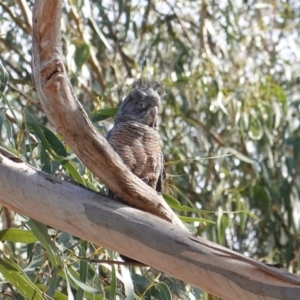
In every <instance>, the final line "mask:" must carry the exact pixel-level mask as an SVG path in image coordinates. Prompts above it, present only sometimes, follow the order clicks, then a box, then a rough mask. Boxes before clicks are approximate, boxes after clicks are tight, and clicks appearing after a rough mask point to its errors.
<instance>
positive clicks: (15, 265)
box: [0, 0, 300, 299]
mask: <svg viewBox="0 0 300 300" xmlns="http://www.w3.org/2000/svg"><path fill="white" fill-rule="evenodd" d="M2 2H3V1H2ZM2 2H0V16H1V18H0V20H1V28H0V55H1V57H0V144H1V146H3V147H6V148H7V149H9V150H10V151H12V152H14V153H16V154H18V155H20V156H21V157H23V159H24V160H26V161H27V162H28V163H30V164H32V165H34V166H35V167H37V168H39V169H42V170H44V171H45V172H48V173H50V174H55V175H56V176H59V177H71V178H72V179H73V180H75V181H77V182H79V183H81V184H82V185H85V186H88V187H89V188H91V189H94V190H97V191H102V192H104V187H103V185H102V184H101V183H99V182H98V181H97V180H96V179H95V178H94V177H93V175H92V174H91V173H90V171H89V170H87V169H86V168H85V166H84V165H82V163H81V162H80V161H79V160H78V159H77V158H76V156H75V155H74V154H73V153H72V150H71V149H69V147H68V145H66V144H65V143H64V141H63V140H62V138H61V137H60V136H59V135H58V134H57V133H55V132H53V131H52V129H51V126H49V125H50V124H49V123H48V121H47V119H46V118H45V115H44V113H43V112H42V110H41V107H40V103H39V99H38V96H37V94H36V92H35V90H34V86H33V83H32V81H31V48H32V47H31V44H32V43H31V31H30V24H29V22H28V20H31V16H30V15H27V13H26V11H27V10H26V9H24V7H22V5H24V1H17V2H16V1H11V0H8V1H6V4H5V3H4V2H3V3H2ZM20 5H21V6H20ZM27 5H28V6H29V8H31V5H32V1H27ZM66 5H67V6H66V7H65V8H64V10H63V19H62V41H63V51H64V55H65V63H66V68H67V70H68V74H69V77H70V79H71V82H72V85H73V87H74V91H75V94H76V96H77V97H78V99H79V100H80V102H81V103H82V104H83V106H84V108H85V109H86V111H87V113H88V115H89V116H90V118H91V120H92V122H93V124H94V126H95V127H96V128H97V130H99V132H100V133H101V134H105V133H106V132H107V130H108V129H109V127H110V126H111V124H112V122H113V117H114V115H115V114H116V112H117V109H118V107H119V104H120V102H121V100H122V99H123V98H124V97H125V95H126V92H127V90H128V86H129V85H130V84H131V83H132V82H133V80H134V78H137V77H140V76H145V77H155V78H157V79H160V80H161V81H162V85H163V87H164V93H165V96H164V100H163V109H162V112H161V122H160V133H161V138H162V144H163V151H164V154H165V160H166V171H167V175H168V176H167V178H168V179H167V184H166V189H165V195H164V197H165V199H166V201H167V202H168V203H169V205H170V206H171V207H172V208H173V209H174V210H175V211H176V212H178V213H179V214H180V217H181V218H182V220H184V221H185V222H188V225H189V228H190V229H191V230H192V231H193V232H194V233H196V234H198V235H201V236H204V237H206V238H207V239H209V240H211V241H214V242H217V243H219V244H222V245H225V246H227V247H230V248H232V249H234V250H236V251H239V252H240V253H244V254H247V255H250V256H252V257H256V258H259V259H261V260H265V261H267V262H270V263H272V262H274V263H276V262H285V263H286V266H287V267H288V268H289V270H290V271H294V272H297V271H298V270H299V267H300V266H299V255H300V252H299V249H300V239H299V236H300V234H299V233H300V230H299V226H300V223H299V219H300V201H299V194H300V185H299V180H300V177H299V172H298V169H299V164H300V157H299V153H300V138H299V133H300V122H299V116H300V109H299V103H300V100H299V71H298V70H299V68H300V56H299V53H300V51H299V50H300V49H299V32H300V30H299V29H300V28H299V27H300V6H299V3H298V2H297V1H279V0H275V1H265V2H264V3H260V2H257V1H250V0H248V1H231V0H226V1H214V0H209V1H192V0H190V1H183V0H176V1H172V2H170V1H164V2H155V1H150V0H148V1H145V2H130V1H122V0H119V1H109V0H108V1H96V0H87V1H70V2H69V3H68V4H66ZM8 74H9V76H8ZM8 79H9V80H8ZM99 99H101V101H99ZM1 212H2V215H1V216H2V224H3V226H5V224H9V228H7V229H5V230H4V231H1V232H0V240H1V241H2V243H3V247H2V248H1V249H2V252H1V262H0V268H1V270H0V272H1V274H2V275H1V280H2V282H1V285H2V290H3V291H9V293H11V294H12V295H13V296H14V297H15V298H17V299H25V297H30V296H31V295H33V294H35V295H37V296H36V297H39V295H43V293H46V294H47V295H49V296H50V297H52V298H55V299H67V297H68V296H67V295H70V294H73V295H75V298H76V299H109V298H110V299H115V298H116V297H119V298H120V299H125V297H126V296H125V295H127V296H128V295H130V297H131V298H135V299H171V298H172V297H174V298H175V297H179V298H180V299H190V298H191V299H192V298H193V297H194V298H196V299H201V297H202V299H206V298H205V297H206V296H205V294H203V293H200V292H199V291H197V290H196V289H192V288H190V287H189V286H188V285H184V284H183V283H180V284H179V283H178V282H175V283H172V280H174V279H172V278H168V280H165V278H162V276H160V274H159V273H157V271H155V270H150V271H148V270H144V269H143V268H142V269H141V270H136V269H134V270H128V269H127V268H126V267H116V266H110V265H107V264H97V263H95V262H94V260H97V259H101V258H108V257H110V258H116V254H114V253H111V252H110V251H108V250H105V249H102V248H99V249H96V248H95V246H94V245H91V244H90V243H87V242H86V241H81V240H79V239H77V238H76V237H73V236H70V235H69V234H67V233H63V232H59V231H55V230H54V229H49V228H46V227H45V226H44V225H42V224H38V223H36V222H34V221H32V220H30V221H27V220H25V221H24V220H21V221H20V217H19V216H15V215H14V214H13V213H12V212H9V211H8V210H7V209H2V211H1ZM5 220H8V221H5ZM17 227H18V228H17ZM4 228H6V227H4ZM29 228H30V229H31V230H29ZM20 243H21V244H20ZM8 270H11V273H9V272H8ZM18 280H20V285H17V283H16V282H17V281H18ZM179 287H180V289H179ZM176 288H177V289H176ZM28 295H29V296H28ZM1 296H2V295H1ZM1 296H0V297H1ZM3 297H4V298H5V296H3ZM5 299H6V298H5ZM7 299H8V298H7Z"/></svg>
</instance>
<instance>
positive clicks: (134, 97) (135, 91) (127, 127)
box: [106, 80, 165, 196]
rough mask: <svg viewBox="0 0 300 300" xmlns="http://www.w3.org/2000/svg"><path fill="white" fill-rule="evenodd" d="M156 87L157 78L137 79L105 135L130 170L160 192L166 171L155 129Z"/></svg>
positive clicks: (157, 85)
mask: <svg viewBox="0 0 300 300" xmlns="http://www.w3.org/2000/svg"><path fill="white" fill-rule="evenodd" d="M158 87H159V84H158V82H156V81H143V80H138V81H136V82H135V83H134V84H133V86H132V91H131V92H130V93H129V95H128V96H127V97H126V98H125V100H124V101H123V102H122V105H121V107H120V109H119V111H118V114H117V116H116V119H115V124H114V127H113V128H112V129H111V130H110V131H109V132H108V134H107V136H106V138H107V140H108V142H109V143H110V145H111V146H112V147H113V149H114V150H115V151H116V152H117V153H118V154H119V156H120V157H121V158H122V160H123V162H124V164H125V165H126V166H127V167H128V168H129V169H130V170H131V172H133V173H134V174H135V175H136V176H138V177H139V178H141V179H142V180H143V181H144V182H146V183H147V184H148V185H149V186H151V187H152V188H154V189H156V190H157V191H158V192H161V191H162V186H163V180H164V177H165V172H164V159H163V154H162V151H161V147H160V143H159V134H158V131H157V127H158V110H159V108H160V105H161V98H160V96H159V94H158ZM109 195H110V196H111V195H112V193H111V192H110V193H109Z"/></svg>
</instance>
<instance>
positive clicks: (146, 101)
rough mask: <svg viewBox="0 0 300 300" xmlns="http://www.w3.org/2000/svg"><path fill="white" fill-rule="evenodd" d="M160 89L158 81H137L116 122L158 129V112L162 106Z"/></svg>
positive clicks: (123, 103)
mask: <svg viewBox="0 0 300 300" xmlns="http://www.w3.org/2000/svg"><path fill="white" fill-rule="evenodd" d="M158 87H159V83H158V82H156V81H146V82H145V81H143V80H138V81H136V82H135V83H134V84H133V85H132V90H131V92H130V93H129V95H128V96H127V97H126V98H125V99H124V101H123V102H122V105H121V107H120V109H119V111H118V113H117V116H116V120H115V122H116V123H120V122H128V121H135V122H138V123H141V124H144V125H148V126H150V127H153V128H154V129H157V124H158V110H159V108H160V105H161V98H160V96H159V94H158Z"/></svg>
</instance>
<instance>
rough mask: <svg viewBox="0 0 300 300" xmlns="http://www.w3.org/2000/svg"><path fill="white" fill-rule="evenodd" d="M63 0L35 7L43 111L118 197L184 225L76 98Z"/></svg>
mask: <svg viewBox="0 0 300 300" xmlns="http://www.w3.org/2000/svg"><path fill="white" fill-rule="evenodd" d="M62 2H63V1H62V0H51V1H46V0H41V1H36V2H35V5H34V10H33V78H34V83H35V86H36V89H37V91H38V94H39V97H40V100H41V104H42V107H43V110H44V112H45V114H46V115H47V117H48V119H49V121H50V122H51V124H52V125H53V126H54V127H55V129H56V130H57V132H59V133H60V134H61V136H62V137H63V138H64V140H65V142H66V143H67V144H68V145H69V146H70V147H71V148H72V150H73V151H74V152H75V153H76V155H77V156H78V157H79V158H80V160H81V161H82V162H83V163H84V164H85V165H86V166H87V167H88V168H89V169H90V170H91V171H92V172H93V173H94V174H95V175H96V176H97V177H98V178H100V179H101V181H102V182H103V183H105V184H106V185H107V186H108V187H109V188H110V190H112V191H113V192H114V193H115V194H116V195H117V196H118V197H119V198H121V199H123V200H124V201H125V202H127V203H128V204H130V205H131V206H134V207H137V208H139V209H141V210H144V211H148V212H150V213H152V214H154V215H157V216H159V217H161V218H163V219H165V220H167V221H169V222H172V223H173V224H176V225H177V226H179V227H181V228H183V229H185V230H187V229H186V228H185V226H184V225H183V224H182V222H181V221H180V220H179V218H178V217H177V215H176V214H175V213H174V212H173V211H172V210H171V209H170V207H169V206H168V205H167V204H166V202H165V200H164V198H163V197H162V196H161V195H159V194H158V193H157V192H156V191H155V190H154V189H152V188H150V187H149V186H148V185H147V184H146V183H144V182H142V180H140V179H139V178H138V177H136V176H135V175H134V174H132V173H131V172H130V171H129V169H128V168H127V167H126V166H125V165H124V164H123V161H122V159H121V158H120V157H119V156H118V155H117V154H116V153H115V152H114V150H113V149H112V148H111V146H110V145H109V144H108V142H107V141H106V139H105V138H104V137H103V136H102V135H101V134H99V133H98V132H96V130H95V128H94V126H93V125H92V124H91V122H90V120H89V118H88V116H87V114H86V112H85V111H84V109H83V107H82V105H81V104H80V102H79V101H78V100H77V99H76V96H75V95H74V91H73V89H72V86H71V83H70V81H69V79H68V77H67V75H66V70H65V66H64V63H63V56H62V53H61V51H62V50H61V36H60V19H61V8H62Z"/></svg>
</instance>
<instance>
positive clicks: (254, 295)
mask: <svg viewBox="0 0 300 300" xmlns="http://www.w3.org/2000/svg"><path fill="white" fill-rule="evenodd" d="M1 153H2V154H1ZM3 154H5V152H4V151H2V150H1V149H0V203H1V205H3V206H6V207H9V208H11V209H13V210H15V211H16V212H19V213H21V214H24V215H26V216H28V217H31V218H33V219H36V220H38V221H40V222H43V223H46V224H48V225H50V226H53V227H55V228H58V229H61V230H63V231H67V232H70V233H72V234H74V235H76V236H79V237H81V238H83V239H85V240H89V241H91V242H94V243H95V244H97V245H103V246H105V247H108V248H111V249H113V250H115V251H118V252H121V253H123V254H125V255H127V256H130V257H133V258H134V259H137V260H139V261H141V262H143V263H145V264H147V265H150V266H153V267H155V268H157V269H159V270H162V271H164V272H166V273H168V274H171V275H173V276H174V277H177V278H179V279H181V280H183V281H185V282H189V283H191V284H193V285H195V286H198V287H199V288H201V289H204V290H206V291H208V292H210V293H212V294H215V295H217V296H219V297H221V298H222V299H229V300H235V299H237V300H241V299H243V300H244V299H253V300H254V299H286V300H296V299H299V295H300V278H299V277H297V276H295V275H292V274H289V273H285V272H283V271H281V270H279V269H276V268H271V267H268V266H266V265H264V264H262V263H259V262H257V261H254V260H252V259H249V258H246V257H244V256H242V255H239V254H237V253H235V252H233V251H231V250H228V249H226V248H224V247H220V246H218V245H216V244H213V243H210V242H207V241H205V240H204V239H202V238H199V237H195V236H193V235H192V234H190V233H188V232H186V231H185V230H183V229H181V228H179V227H178V226H176V225H173V224H171V223H169V222H167V221H165V220H162V219H161V218H158V217H156V216H153V215H151V214H149V213H146V212H143V211H140V210H136V209H134V208H131V207H128V206H126V205H124V204H121V203H118V202H116V201H114V200H111V199H109V198H107V197H105V196H102V195H100V194H97V193H95V192H92V191H90V190H87V189H85V188H82V187H80V186H77V185H75V184H72V183H70V182H66V181H63V180H60V179H57V178H55V177H53V176H50V175H48V174H46V173H43V172H41V171H37V170H35V169H34V168H33V167H31V166H29V165H27V164H25V163H23V162H21V161H20V160H19V159H15V158H13V157H12V156H10V155H7V154H5V155H3ZM7 157H10V158H7Z"/></svg>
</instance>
